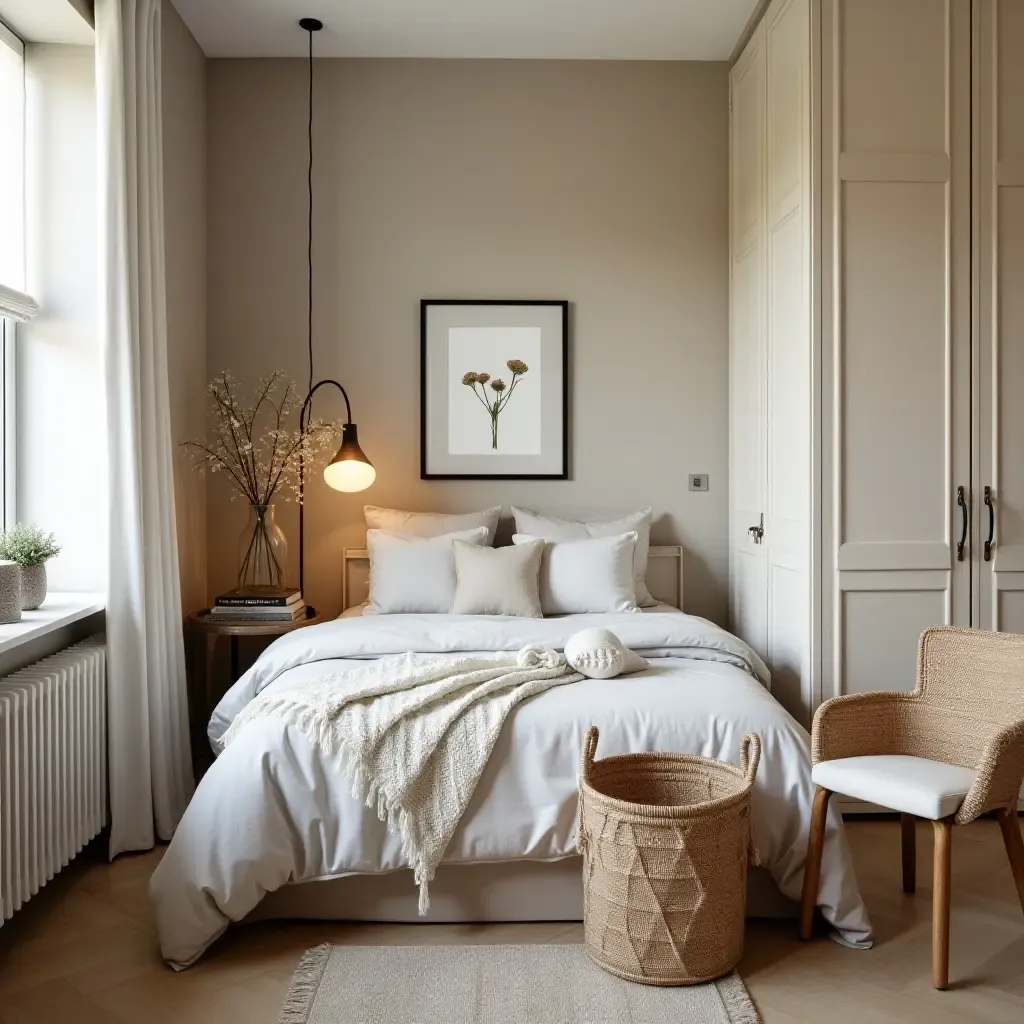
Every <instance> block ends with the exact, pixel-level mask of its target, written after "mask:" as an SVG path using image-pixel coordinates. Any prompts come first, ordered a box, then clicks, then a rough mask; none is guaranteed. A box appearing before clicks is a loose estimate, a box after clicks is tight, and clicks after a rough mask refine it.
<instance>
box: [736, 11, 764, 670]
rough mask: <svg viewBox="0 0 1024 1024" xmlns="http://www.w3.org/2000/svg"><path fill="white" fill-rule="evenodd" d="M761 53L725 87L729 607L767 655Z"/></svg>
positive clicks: (755, 42) (757, 42) (760, 36)
mask: <svg viewBox="0 0 1024 1024" xmlns="http://www.w3.org/2000/svg"><path fill="white" fill-rule="evenodd" d="M765 84H766V83H765V46H764V24H763V23H762V24H761V25H760V26H758V28H757V31H756V32H755V33H754V35H753V37H752V38H751V40H750V42H749V43H748V45H747V48H746V49H745V50H744V52H743V54H742V56H741V57H740V59H739V61H737V63H736V65H735V67H734V68H733V70H732V73H731V75H730V81H729V104H730V111H731V113H730V127H729V131H730V140H729V178H730V187H729V206H730V210H729V231H730V287H729V296H730V298H729V301H730V311H729V313H730V315H729V576H730V580H729V595H730V596H729V599H730V619H731V628H732V630H733V632H735V633H736V634H737V635H738V636H740V637H742V638H743V639H744V640H745V641H746V642H747V643H748V644H750V646H751V647H753V648H754V649H755V650H756V651H757V652H758V654H760V655H761V657H763V658H765V659H767V655H768V649H767V648H768V599H767V562H766V560H765V547H764V545H763V544H761V543H760V542H759V541H760V538H758V537H757V536H756V532H755V533H752V532H750V530H751V528H752V527H759V526H760V525H761V522H762V518H761V517H762V516H763V514H764V511H765V494H766V489H767V484H766V468H765V461H766V457H767V405H766V382H767V376H766V365H765V316H766V313H765V310H766V299H765V276H766V265H765V195H764V193H765Z"/></svg>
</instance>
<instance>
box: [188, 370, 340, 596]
mask: <svg viewBox="0 0 1024 1024" xmlns="http://www.w3.org/2000/svg"><path fill="white" fill-rule="evenodd" d="M207 392H208V393H209V395H210V403H211V413H212V416H211V421H212V431H211V434H212V437H210V438H209V440H205V441H186V442H185V443H184V447H185V448H186V449H187V450H188V451H189V453H190V454H191V456H192V464H193V466H194V467H195V468H196V469H198V470H199V471H200V472H208V473H217V474H219V475H220V476H221V478H222V479H224V480H226V481H227V482H228V483H229V484H230V485H231V489H232V495H231V496H232V498H235V497H241V498H243V499H244V500H245V501H246V503H247V504H248V506H249V522H248V525H247V526H246V527H245V529H244V530H243V531H242V536H241V540H240V542H239V554H238V562H239V566H238V586H239V588H240V589H242V590H253V589H259V588H264V587H270V588H273V589H275V590H279V589H281V588H282V587H283V586H284V585H285V584H286V583H287V578H286V577H287V572H288V543H287V540H286V539H285V536H284V532H283V531H282V530H281V527H280V526H278V525H277V522H276V519H275V516H274V501H275V498H277V497H278V496H280V497H283V498H285V499H286V500H287V499H290V498H296V499H297V498H298V496H299V467H300V465H301V464H302V463H303V462H305V463H306V465H309V464H310V463H313V462H315V461H316V460H317V459H319V458H320V456H322V455H323V454H325V453H327V452H328V449H329V448H331V446H332V442H333V440H334V437H335V435H336V433H338V431H339V428H338V427H337V426H336V425H334V424H330V423H323V422H321V421H320V420H315V421H313V422H312V423H310V424H308V425H307V426H306V427H305V429H303V430H290V429H288V428H286V427H285V426H284V424H285V423H287V422H288V421H289V419H291V417H292V416H293V415H294V413H295V409H296V408H297V406H298V404H299V402H298V398H297V392H296V390H295V385H294V384H292V383H289V382H286V381H285V379H284V375H283V374H281V373H272V374H271V375H270V376H269V377H265V378H264V379H263V380H262V381H260V383H259V385H258V386H257V388H256V390H255V392H254V393H253V395H252V398H251V399H249V400H246V399H245V398H243V397H242V395H241V393H240V392H241V388H240V386H239V384H238V382H237V381H236V380H234V379H233V378H232V377H231V376H230V375H229V374H228V373H227V372H226V371H225V372H222V373H221V374H219V375H218V376H217V377H216V378H215V379H214V380H213V381H212V382H211V383H210V385H209V386H208V388H207Z"/></svg>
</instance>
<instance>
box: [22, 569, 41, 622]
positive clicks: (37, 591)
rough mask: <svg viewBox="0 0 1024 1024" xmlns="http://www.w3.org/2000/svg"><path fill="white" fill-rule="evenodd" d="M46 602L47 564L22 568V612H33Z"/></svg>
mask: <svg viewBox="0 0 1024 1024" xmlns="http://www.w3.org/2000/svg"><path fill="white" fill-rule="evenodd" d="M45 600H46V563H45V562H43V564H42V565H23V566H22V567H21V610H22V611H24V612H31V611H34V610H35V609H36V608H38V607H39V606H40V605H41V604H42V603H43V602H44V601H45Z"/></svg>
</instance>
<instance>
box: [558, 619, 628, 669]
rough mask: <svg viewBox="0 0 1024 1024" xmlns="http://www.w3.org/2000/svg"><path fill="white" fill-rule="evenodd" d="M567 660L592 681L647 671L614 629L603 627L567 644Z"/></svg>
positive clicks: (576, 637)
mask: <svg viewBox="0 0 1024 1024" xmlns="http://www.w3.org/2000/svg"><path fill="white" fill-rule="evenodd" d="M565 660H566V661H567V662H569V664H570V665H572V667H573V668H574V669H576V671H577V672H581V673H582V674H583V675H585V676H587V677H589V678H590V679H614V678H615V676H621V675H626V674H627V673H629V672H640V671H641V670H642V669H645V668H647V662H646V661H645V660H644V659H643V658H641V657H640V655H639V654H637V653H636V651H631V650H630V649H629V648H628V647H625V646H624V645H623V643H622V641H621V640H620V639H619V638H618V637H617V636H616V635H615V634H614V633H613V632H612V631H611V630H610V629H601V628H600V627H596V628H594V629H584V630H581V631H580V632H579V633H573V635H572V636H571V637H569V639H568V640H566V642H565Z"/></svg>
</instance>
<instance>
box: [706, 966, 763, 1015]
mask: <svg viewBox="0 0 1024 1024" xmlns="http://www.w3.org/2000/svg"><path fill="white" fill-rule="evenodd" d="M715 988H717V989H718V995H719V996H720V997H721V1000H722V1003H723V1005H724V1006H725V1012H726V1013H727V1014H728V1015H729V1021H730V1024H762V1021H761V1015H760V1014H759V1013H758V1012H757V1008H756V1007H755V1006H754V1004H753V1002H752V1001H751V999H750V993H749V992H748V991H747V986H746V985H744V984H743V980H742V979H741V978H740V976H739V975H738V974H737V973H736V972H735V971H733V972H732V974H727V975H726V976H725V977H724V978H719V979H718V980H717V981H716V982H715Z"/></svg>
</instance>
